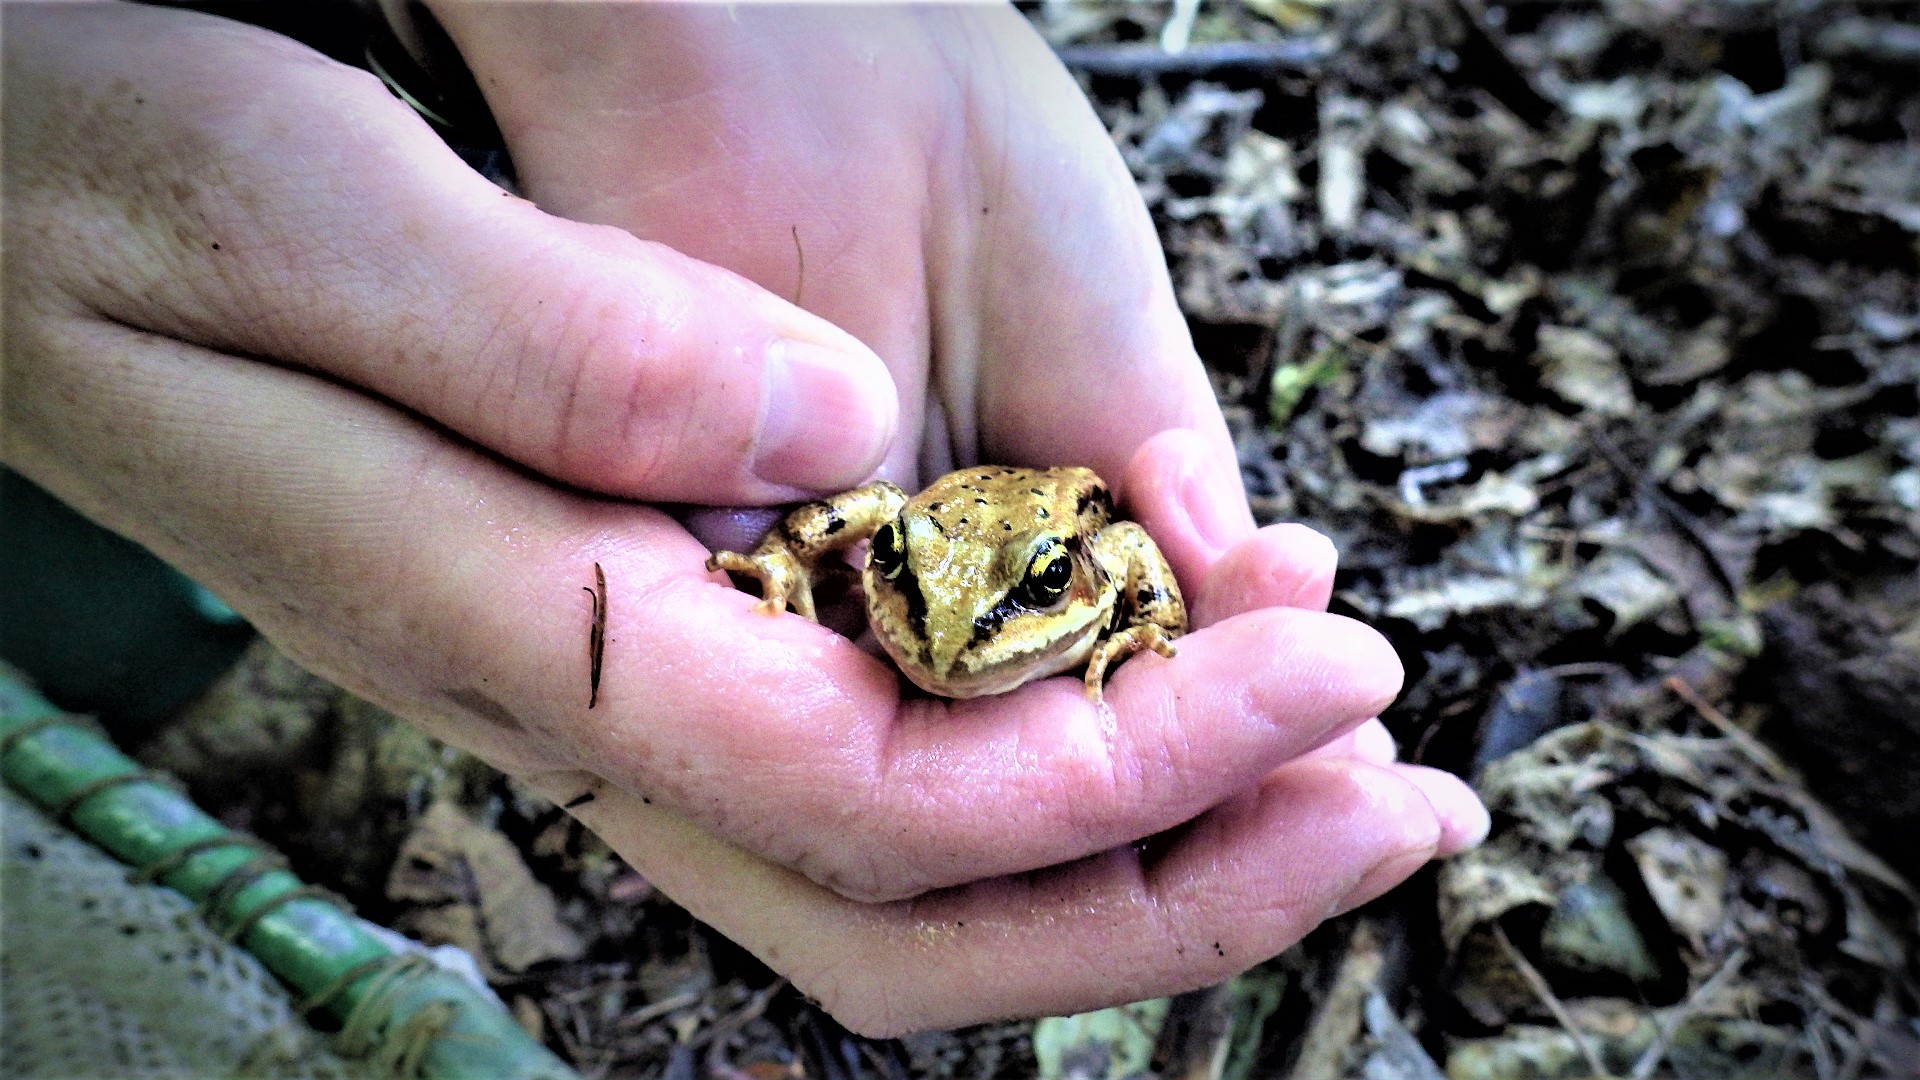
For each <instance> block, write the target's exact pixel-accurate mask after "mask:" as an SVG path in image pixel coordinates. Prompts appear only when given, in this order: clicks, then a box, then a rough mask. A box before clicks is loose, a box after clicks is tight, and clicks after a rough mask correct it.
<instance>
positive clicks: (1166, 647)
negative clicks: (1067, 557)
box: [1087, 521, 1187, 702]
mask: <svg viewBox="0 0 1920 1080" xmlns="http://www.w3.org/2000/svg"><path fill="white" fill-rule="evenodd" d="M1093 554H1094V558H1096V559H1098V560H1099V561H1100V565H1101V566H1103V567H1105V568H1106V570H1107V573H1108V574H1110V575H1112V578H1113V581H1114V588H1115V589H1116V590H1117V591H1118V592H1119V594H1120V595H1119V596H1118V597H1117V598H1116V599H1115V600H1114V608H1113V609H1114V620H1115V629H1114V631H1113V632H1112V633H1111V634H1109V635H1107V636H1106V637H1104V638H1102V639H1100V642H1099V644H1097V645H1095V646H1094V647H1093V652H1092V654H1091V655H1089V656H1088V657H1087V696H1088V697H1089V698H1092V699H1093V700H1094V701H1096V702H1097V701H1099V700H1100V690H1101V687H1102V685H1104V683H1105V682H1106V675H1107V668H1108V667H1110V666H1112V665H1114V664H1117V663H1119V662H1120V661H1122V660H1125V659H1126V658H1127V657H1129V656H1132V655H1133V654H1134V653H1137V652H1139V651H1140V650H1142V649H1152V650H1153V651H1154V652H1157V653H1159V654H1160V655H1161V656H1165V657H1167V658H1169V659H1171V658H1172V657H1173V654H1174V648H1173V639H1174V638H1177V637H1179V636H1180V635H1181V634H1184V633H1186V632H1187V605H1186V602H1185V601H1184V600H1182V599H1181V598H1180V583H1179V582H1178V581H1175V580H1174V577H1173V567H1171V566H1168V565H1167V559H1166V556H1164V555H1162V554H1160V547H1159V545H1157V544H1155V543H1154V542H1153V537H1151V536H1148V535H1147V530H1145V529H1143V528H1141V527H1140V526H1139V525H1136V524H1134V523H1133V522H1131V521H1116V522H1114V523H1113V524H1112V525H1109V526H1107V527H1106V528H1104V529H1102V530H1100V533H1099V535H1097V536H1095V537H1094V540H1093Z"/></svg>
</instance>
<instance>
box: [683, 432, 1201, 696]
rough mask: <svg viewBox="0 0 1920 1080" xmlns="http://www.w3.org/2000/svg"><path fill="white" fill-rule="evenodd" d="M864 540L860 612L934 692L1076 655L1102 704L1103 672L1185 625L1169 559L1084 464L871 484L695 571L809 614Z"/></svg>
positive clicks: (978, 688) (994, 688)
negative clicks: (923, 484)
mask: <svg viewBox="0 0 1920 1080" xmlns="http://www.w3.org/2000/svg"><path fill="white" fill-rule="evenodd" d="M863 541H865V542H867V552H866V555H865V558H864V563H863V564H862V565H861V567H860V584H861V591H862V592H863V593H864V598H865V604H866V609H867V622H868V625H869V626H870V627H871V628H872V630H873V634H874V637H875V638H876V639H877V640H878V641H879V643H880V646H881V648H883V649H885V650H886V653H887V655H888V656H889V657H891V658H892V660H893V662H894V664H895V666H897V667H898V668H899V669H900V671H901V673H902V674H904V675H905V676H906V677H907V678H908V679H909V680H911V681H912V682H913V683H914V684H915V685H916V686H919V687H920V688H921V689H923V690H926V691H927V692H929V693H932V694H936V695H939V696H942V697H948V698H974V697H982V696H985V695H989V694H1001V693H1005V692H1007V691H1009V690H1012V689H1014V688H1016V687H1018V686H1022V685H1024V684H1026V683H1028V682H1032V681H1034V680H1036V679H1041V678H1045V677H1047V676H1050V675H1057V674H1060V673H1061V672H1065V671H1068V670H1070V669H1072V668H1075V667H1078V666H1080V665H1082V664H1085V665H1086V673H1085V675H1084V676H1083V679H1084V685H1085V692H1086V696H1087V698H1088V699H1089V700H1091V701H1092V702H1094V703H1095V704H1101V703H1102V702H1103V700H1104V699H1103V694H1102V688H1103V686H1104V685H1105V681H1106V675H1107V671H1108V669H1110V668H1112V667H1114V666H1115V665H1116V664H1118V663H1120V662H1122V661H1124V660H1126V659H1127V658H1128V657H1130V656H1132V655H1133V654H1135V653H1138V652H1142V651H1152V652H1155V653H1158V654H1159V655H1161V656H1164V657H1168V658H1172V657H1173V656H1174V655H1175V653H1176V650H1175V647H1174V644H1173V641H1174V639H1175V638H1178V637H1180V636H1181V635H1182V634H1185V633H1186V631H1187V609H1186V603H1185V601H1184V600H1183V599H1182V598H1181V595H1180V585H1179V582H1178V581H1176V580H1175V578H1174V574H1173V568H1172V567H1171V566H1169V565H1168V563H1167V560H1166V557H1165V556H1164V555H1162V554H1161V552H1160V548H1159V547H1158V546H1157V545H1156V544H1155V543H1154V541H1153V538H1152V537H1151V536H1149V535H1148V534H1147V531H1146V530H1145V529H1144V528H1142V527H1141V526H1140V525H1139V524H1138V523H1136V522H1132V521H1123V520H1116V519H1115V517H1114V507H1113V496H1112V494H1111V492H1110V491H1109V489H1108V487H1107V485H1106V483H1105V482H1104V481H1102V480H1101V479H1100V477H1099V475H1098V474H1097V473H1095V472H1094V471H1093V470H1092V469H1087V468H1081V467H1061V468H1016V467H1011V466H1000V465H979V466H974V467H972V468H967V469H960V470H958V471H955V472H951V473H948V474H947V475H945V476H942V477H940V478H939V479H938V480H935V481H934V482H933V483H932V484H930V485H928V486H927V488H926V489H925V490H924V491H921V492H920V493H919V494H918V495H915V496H913V497H911V498H909V497H907V495H906V493H905V492H904V491H902V490H901V488H900V487H898V486H897V485H895V484H892V483H889V482H887V481H884V480H883V481H877V482H874V483H870V484H867V485H864V486H862V487H857V488H854V489H853V490H852V491H848V492H844V493H842V494H839V495H834V496H831V497H829V498H825V499H820V500H817V501H814V502H810V503H805V504H803V505H801V506H799V507H797V508H795V509H794V510H792V511H791V512H789V513H787V514H786V515H785V517H783V518H782V519H781V520H780V521H779V522H778V523H777V524H775V525H774V526H773V528H772V529H770V530H768V532H767V534H766V536H765V538H763V539H762V540H761V541H760V543H759V544H758V545H757V546H756V547H755V548H754V549H753V550H752V551H751V552H746V553H741V552H735V551H720V552H715V553H714V554H713V555H712V557H710V558H709V559H708V560H707V569H708V570H710V571H711V570H728V571H732V572H734V573H737V574H740V575H742V576H744V577H750V578H753V579H755V580H757V581H758V582H759V583H760V595H761V600H760V603H759V604H758V605H756V606H757V609H758V610H759V611H760V612H762V613H765V614H773V615H777V614H780V613H782V612H784V611H786V610H788V609H789V608H791V609H792V610H793V611H794V612H795V613H797V614H799V615H801V616H803V617H805V618H808V619H812V620H814V621H815V622H818V621H819V616H818V612H817V611H816V609H815V607H814V599H813V587H814V583H815V582H816V580H819V578H820V577H821V575H822V574H825V573H830V572H832V571H833V570H834V568H835V564H836V563H837V564H838V565H839V566H840V567H846V566H847V563H848V555H849V553H850V551H851V550H852V549H854V548H856V547H857V546H858V545H859V544H860V543H861V542H863Z"/></svg>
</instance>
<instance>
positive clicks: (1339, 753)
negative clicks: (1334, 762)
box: [1301, 717, 1400, 765]
mask: <svg viewBox="0 0 1920 1080" xmlns="http://www.w3.org/2000/svg"><path fill="white" fill-rule="evenodd" d="M1399 754H1400V749H1399V747H1398V746H1396V745H1395V744H1394V741H1393V735H1392V734H1391V733H1389V732H1388V731H1387V726H1386V725H1385V724H1382V723H1381V722H1380V719H1379V717H1375V718H1373V719H1371V720H1368V721H1367V722H1365V723H1363V724H1361V725H1360V726H1359V727H1357V728H1354V729H1353V730H1352V731H1349V732H1346V733H1345V734H1342V735H1337V736H1335V737H1334V738H1331V739H1329V740H1327V741H1326V742H1324V743H1321V744H1320V745H1319V746H1316V747H1314V748H1313V749H1312V750H1309V751H1307V753H1305V754H1302V755H1301V756H1302V757H1328V758H1352V759H1354V760H1356V761H1364V762H1367V763H1368V764H1371V765H1391V764H1393V763H1394V761H1395V760H1396V759H1397V758H1398V757H1399Z"/></svg>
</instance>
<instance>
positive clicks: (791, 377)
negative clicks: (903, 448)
mask: <svg viewBox="0 0 1920 1080" xmlns="http://www.w3.org/2000/svg"><path fill="white" fill-rule="evenodd" d="M762 378H763V379H764V383H763V390H762V396H761V404H760V431H759V437H758V438H757V439H756V440H755V442H754V457H753V474H754V475H755V476H757V477H759V478H760V479H762V480H765V481H766V482H768V483H770V484H785V485H788V486H791V487H798V488H811V489H814V490H818V491H840V490H844V489H846V488H850V487H853V486H854V485H856V484H859V483H860V482H862V481H864V480H865V479H866V478H867V477H868V476H870V475H872V473H873V470H874V469H875V468H877V467H878V466H879V464H880V459H881V457H882V456H883V455H884V454H885V453H886V451H887V445H888V444H889V443H890V442H891V441H892V439H893V424H894V416H895V413H896V411H897V405H896V403H895V400H894V392H893V380H891V379H890V378H888V377H887V373H886V368H885V367H884V366H882V365H881V364H880V361H879V360H878V358H876V357H873V356H871V355H870V354H869V355H867V356H860V355H857V354H854V353H849V352H845V351H842V350H840V349H830V348H827V347H826V346H823V345H817V344H815V343H813V342H811V341H799V340H796V339H793V338H785V339H782V340H780V341H776V342H774V343H773V344H772V345H771V346H769V347H768V349H767V358H766V364H765V366H764V368H763V376H762Z"/></svg>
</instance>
